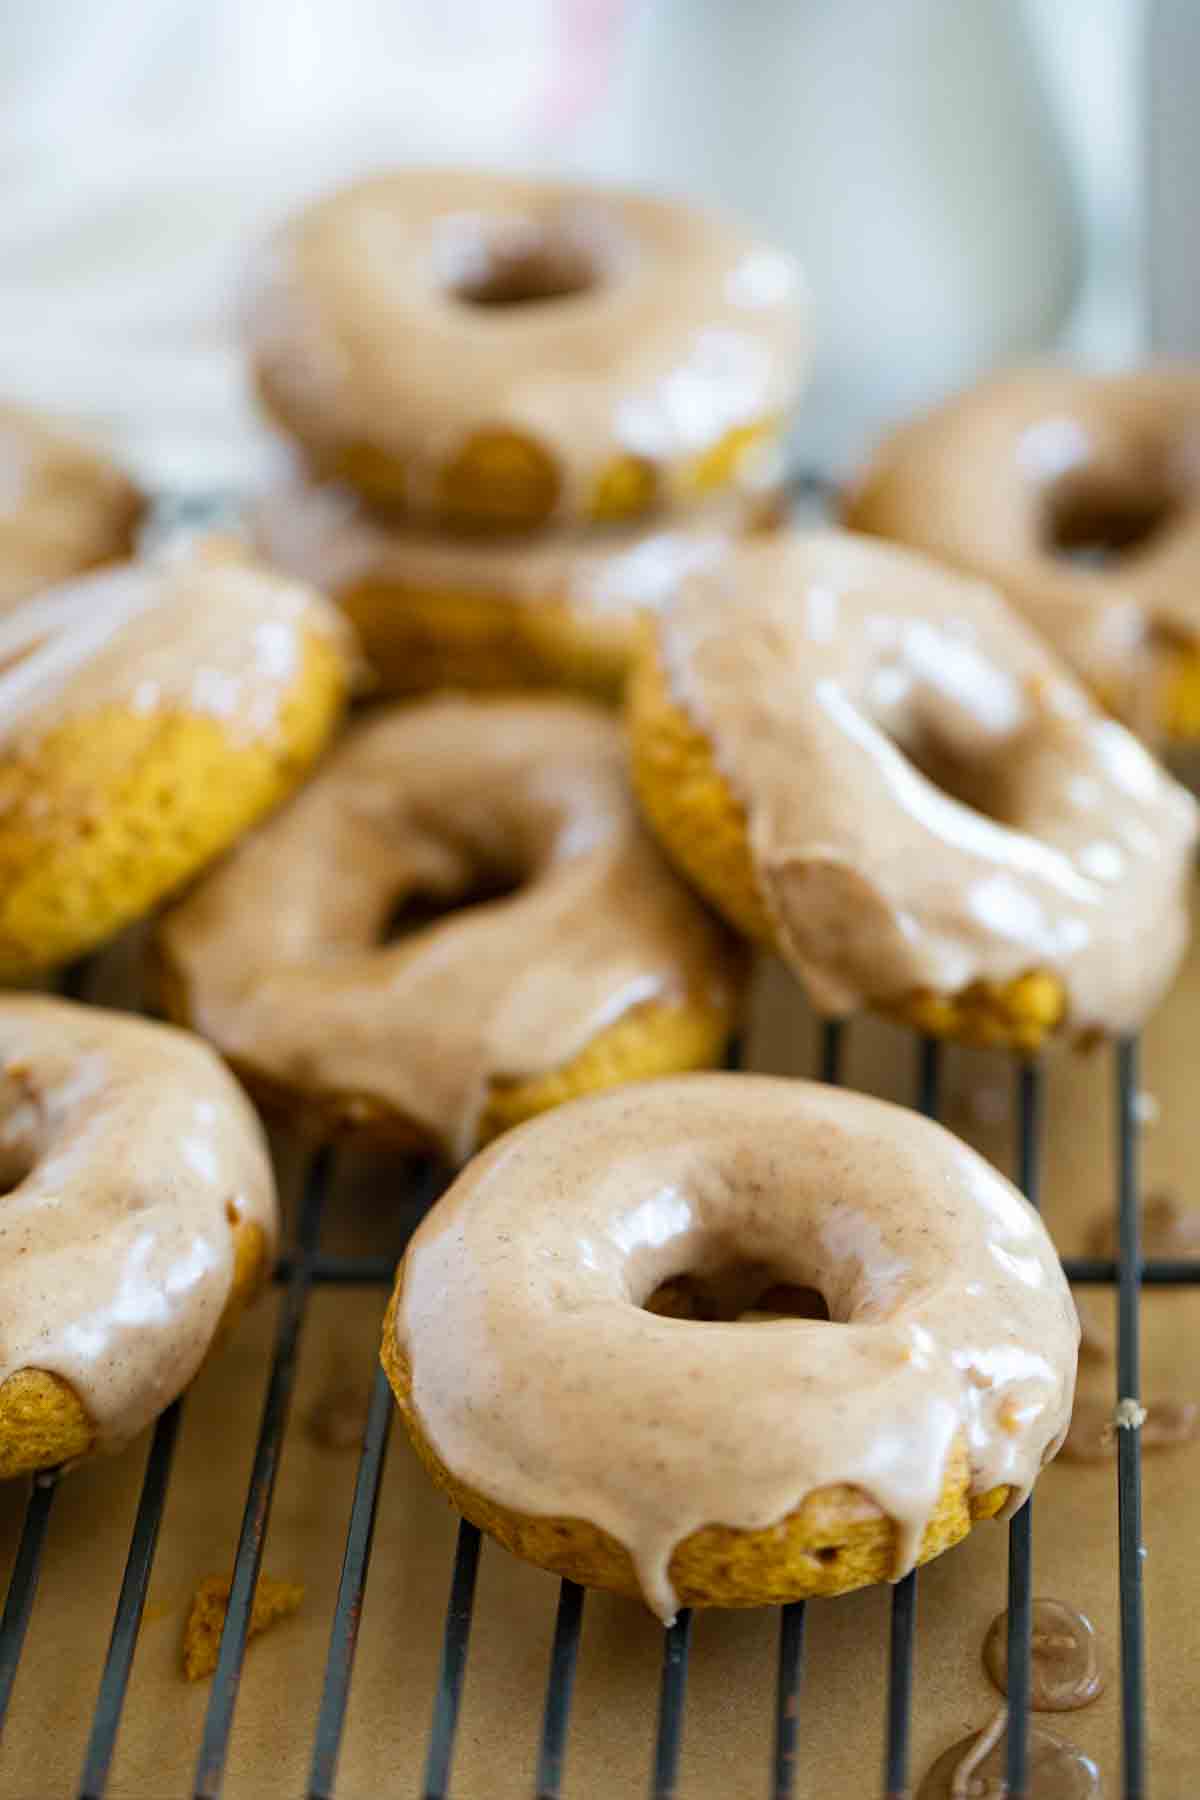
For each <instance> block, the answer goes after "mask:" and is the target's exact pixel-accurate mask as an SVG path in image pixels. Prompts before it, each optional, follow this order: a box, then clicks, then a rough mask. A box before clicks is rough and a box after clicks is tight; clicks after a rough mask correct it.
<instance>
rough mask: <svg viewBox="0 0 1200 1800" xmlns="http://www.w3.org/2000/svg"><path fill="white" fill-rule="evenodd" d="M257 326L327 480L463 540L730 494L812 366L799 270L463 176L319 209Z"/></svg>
mask: <svg viewBox="0 0 1200 1800" xmlns="http://www.w3.org/2000/svg"><path fill="white" fill-rule="evenodd" d="M247 313H248V332H249V346H250V352H251V356H252V359H253V365H254V370H255V375H256V379H257V383H258V389H259V393H260V395H261V397H262V399H263V401H264V404H265V405H266V407H267V410H268V412H269V413H270V414H271V415H272V416H273V417H274V418H275V419H276V420H277V421H278V422H279V423H280V424H281V425H282V426H283V427H284V428H285V429H286V430H287V431H289V432H290V433H292V434H293V435H294V436H295V437H296V438H297V439H298V440H299V441H300V443H301V445H302V446H303V447H304V449H305V451H306V452H307V454H308V456H309V459H310V461H311V462H312V464H313V466H314V467H315V468H316V469H317V470H318V472H319V473H320V474H322V475H324V476H328V477H333V478H334V479H337V480H341V481H345V482H347V483H349V485H350V486H352V487H355V488H357V489H359V490H360V491H361V492H362V493H363V494H365V495H367V497H368V498H369V499H371V500H372V501H374V502H375V503H376V504H377V505H381V506H386V507H388V508H390V509H392V510H394V511H399V512H406V513H409V514H411V515H413V516H414V517H418V518H421V519H423V520H425V521H433V522H435V523H437V524H438V525H441V526H445V527H450V528H452V529H456V530H493V531H494V530H512V529H523V528H527V527H530V526H535V525H542V524H544V523H546V522H547V521H549V520H555V521H560V522H570V523H573V524H582V523H590V522H594V521H602V522H604V521H613V520H617V519H632V518H636V517H641V516H643V515H645V514H647V513H650V512H652V511H654V510H656V509H658V508H660V507H663V506H666V505H675V504H678V503H682V502H687V501H692V500H694V499H696V498H698V497H700V496H703V495H706V494H710V493H712V492H714V491H715V490H717V489H719V488H722V487H725V486H727V485H729V484H731V483H733V482H734V481H735V480H736V479H737V478H738V477H739V476H740V475H741V473H742V472H743V471H744V469H745V467H746V465H747V463H748V462H749V461H753V459H754V458H755V456H756V455H757V453H758V452H759V451H760V450H761V449H762V448H763V447H764V446H766V445H769V444H771V443H773V442H774V441H775V440H777V439H778V437H779V436H780V433H781V431H782V430H783V428H784V426H785V424H786V422H787V418H788V414H789V412H790V410H791V407H792V405H793V404H794V402H795V400H796V398H797V394H798V391H799V387H800V382H801V377H802V374H803V372H804V367H803V365H804V364H805V363H806V361H807V355H808V336H809V334H808V326H807V309H806V305H805V302H804V295H803V291H802V285H801V281H800V277H799V273H798V271H797V269H796V268H795V266H794V264H793V263H792V262H791V260H790V259H789V258H788V257H787V256H785V255H784V254H783V253H782V252H780V251H776V250H771V249H768V248H767V247H765V246H764V245H762V244H758V243H755V242H754V241H753V240H752V239H751V238H749V237H748V236H746V235H745V234H744V233H743V232H742V231H740V230H738V229H737V228H736V227H735V226H733V225H731V224H729V223H727V222H725V221H724V220H720V219H717V218H714V217H712V216H710V215H708V214H706V213H701V212H697V211H695V210H692V209H690V208H688V207H684V206H681V205H678V204H672V203H668V202H666V201H663V200H656V199H651V198H649V197H647V196H643V195H637V194H632V193H624V192H617V191H606V190H604V189H600V188H592V187H583V186H577V185H570V184H564V183H562V182H550V181H539V180H522V179H519V178H517V177H514V176H509V175H487V174H482V173H474V172H470V171H466V170H458V171H452V170H443V171H437V170H430V169H410V170H403V171H397V172H395V173H392V174H385V175H377V176H374V177H372V178H371V179H368V180H365V181H361V182H359V183H357V184H356V185H354V186H352V187H349V188H346V189H344V190H342V191H341V192H339V193H336V194H333V195H332V196H330V197H328V198H326V199H324V200H320V201H318V202H317V204H316V205H314V206H311V207H309V208H308V210H307V211H306V212H303V213H301V214H300V216H299V217H298V218H296V219H294V220H293V221H292V222H291V224H290V225H288V226H286V227H285V228H284V230H283V231H282V233H281V234H280V235H279V236H278V237H277V239H276V240H275V242H274V244H273V245H272V246H270V248H269V250H268V252H267V253H266V255H265V256H264V258H263V259H262V262H261V265H260V267H259V269H258V271H257V272H256V278H255V281H254V292H253V295H252V298H251V301H250V304H249V306H248V308H247Z"/></svg>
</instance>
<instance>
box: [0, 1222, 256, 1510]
mask: <svg viewBox="0 0 1200 1800" xmlns="http://www.w3.org/2000/svg"><path fill="white" fill-rule="evenodd" d="M231 1230H232V1233H233V1257H234V1267H233V1280H232V1283H231V1285H230V1289H229V1297H228V1299H227V1300H226V1302H225V1307H224V1311H223V1312H222V1314H221V1318H220V1321H219V1323H218V1325H217V1329H216V1331H215V1332H214V1334H213V1338H212V1341H211V1343H210V1344H209V1347H208V1351H207V1353H206V1356H205V1361H207V1360H208V1357H210V1356H212V1355H213V1353H214V1352H215V1351H216V1350H218V1349H219V1348H220V1347H221V1345H222V1344H223V1343H224V1341H225V1339H226V1338H227V1337H228V1335H229V1333H230V1332H231V1331H232V1329H233V1327H234V1325H235V1324H236V1323H237V1320H238V1319H239V1318H240V1316H241V1314H242V1313H243V1311H244V1310H245V1308H246V1307H247V1306H248V1305H249V1304H250V1302H251V1301H252V1300H254V1298H255V1297H256V1296H257V1295H258V1293H259V1292H260V1291H261V1290H262V1288H263V1287H264V1286H265V1284H266V1282H267V1281H268V1279H269V1277H270V1272H271V1271H270V1261H269V1258H268V1256H267V1244H266V1237H265V1235H264V1233H263V1230H262V1227H261V1226H260V1225H257V1224H255V1223H254V1222H253V1221H251V1220H238V1221H236V1222H231ZM201 1366H203V1365H201ZM95 1440H96V1430H95V1426H94V1425H93V1424H92V1421H91V1420H90V1419H89V1418H88V1415H87V1411H86V1409H85V1407H84V1405H83V1402H82V1401H81V1400H80V1398H79V1396H78V1394H77V1393H76V1392H75V1389H74V1388H73V1387H72V1386H71V1384H70V1382H68V1381H65V1380H64V1379H63V1377H62V1376H61V1375H55V1374H52V1373H51V1372H50V1371H49V1370H46V1369H36V1368H26V1369H17V1370H15V1371H14V1373H13V1374H11V1375H10V1376H9V1377H8V1379H7V1380H6V1381H4V1382H3V1383H0V1481H9V1480H12V1479H13V1478H14V1477H15V1476H18V1475H30V1474H34V1473H36V1471H38V1470H39V1469H53V1468H58V1467H59V1466H60V1465H61V1464H64V1463H71V1462H77V1461H78V1460H79V1459H80V1458H81V1457H84V1456H87V1455H88V1453H89V1452H90V1451H91V1449H92V1448H93V1446H94V1444H95Z"/></svg>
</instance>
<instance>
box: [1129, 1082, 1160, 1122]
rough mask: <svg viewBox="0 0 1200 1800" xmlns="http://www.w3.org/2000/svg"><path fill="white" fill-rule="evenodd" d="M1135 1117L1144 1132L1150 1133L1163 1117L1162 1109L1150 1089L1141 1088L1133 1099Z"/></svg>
mask: <svg viewBox="0 0 1200 1800" xmlns="http://www.w3.org/2000/svg"><path fill="white" fill-rule="evenodd" d="M1133 1116H1134V1118H1135V1119H1136V1120H1137V1123H1138V1124H1139V1125H1140V1126H1141V1128H1142V1130H1143V1131H1149V1130H1150V1129H1151V1127H1152V1126H1155V1125H1157V1124H1158V1121H1159V1119H1160V1118H1161V1117H1162V1107H1161V1106H1160V1105H1159V1103H1158V1099H1157V1096H1156V1095H1154V1094H1152V1093H1151V1092H1150V1090H1149V1088H1139V1090H1138V1092H1137V1093H1136V1094H1135V1095H1134V1097H1133Z"/></svg>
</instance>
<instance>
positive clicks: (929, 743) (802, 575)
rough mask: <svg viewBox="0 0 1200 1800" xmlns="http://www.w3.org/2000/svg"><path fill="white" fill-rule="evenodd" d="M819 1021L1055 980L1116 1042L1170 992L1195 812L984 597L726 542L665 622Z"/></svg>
mask: <svg viewBox="0 0 1200 1800" xmlns="http://www.w3.org/2000/svg"><path fill="white" fill-rule="evenodd" d="M658 631H659V645H660V651H661V655H662V660H663V663H664V666H665V668H666V670H667V674H668V677H669V680H670V682H671V686H672V693H673V698H674V700H675V701H676V703H677V704H678V705H680V706H681V707H683V708H684V709H685V711H686V712H687V713H688V715H689V717H690V718H691V719H692V720H693V721H694V722H695V723H696V724H697V725H698V726H699V727H700V729H701V730H702V731H703V732H704V733H705V734H706V736H707V737H708V739H709V740H710V742H711V743H712V746H713V751H714V756H715V759H716V761H717V764H718V766H719V767H720V769H721V771H722V773H723V774H724V776H725V778H726V780H727V781H728V783H729V785H730V788H731V789H732V790H733V792H734V794H735V796H736V797H737V799H738V800H739V801H740V802H741V803H742V804H743V805H744V807H745V809H746V814H747V833H748V837H749V841H750V846H751V850H752V854H753V857H754V860H755V867H756V872H757V877H758V882H759V887H760V890H761V893H762V896H763V898H764V901H765V903H766V905H767V906H768V907H769V909H770V911H771V914H772V916H773V918H774V920H775V922H776V925H777V928H778V933H779V937H780V939H781V943H782V947H783V949H784V951H785V953H786V954H787V955H788V957H789V959H790V960H791V961H792V963H793V964H794V966H795V967H796V969H797V970H798V972H799V973H800V975H801V976H802V978H803V979H804V981H805V983H806V985H807V987H808V989H809V991H810V992H811V994H812V996H813V998H814V1000H815V1001H816V1003H817V1004H818V1005H819V1006H820V1007H821V1008H822V1009H823V1010H825V1011H827V1012H831V1013H844V1012H847V1011H850V1010H852V1009H853V1008H854V1007H856V1006H857V1005H859V1004H862V1003H863V1002H868V1001H869V1002H873V1003H879V1002H883V1003H885V1004H886V1003H887V1002H888V1001H894V1000H900V999H902V998H903V997H904V996H905V995H906V994H908V993H910V992H912V991H914V990H931V991H933V992H936V993H945V992H957V991H959V990H963V989H966V988H968V987H969V986H970V984H971V983H973V982H976V981H991V982H998V983H1005V982H1009V981H1012V980H1014V979H1016V978H1018V977H1020V976H1021V975H1023V974H1025V973H1026V972H1028V971H1031V970H1048V971H1051V972H1053V973H1055V974H1056V975H1058V976H1059V977H1060V978H1061V980H1062V981H1063V983H1064V984H1065V987H1066V990H1067V996H1068V1013H1069V1021H1068V1022H1069V1026H1070V1028H1071V1029H1072V1030H1073V1031H1077V1032H1086V1031H1087V1030H1088V1029H1089V1028H1099V1029H1102V1030H1106V1031H1112V1032H1117V1031H1126V1030H1129V1029H1132V1028H1133V1027H1135V1026H1136V1025H1137V1024H1139V1023H1140V1022H1141V1020H1142V1019H1144V1017H1145V1016H1146V1014H1147V1013H1148V1012H1149V1011H1150V1010H1151V1009H1152V1008H1153V1006H1154V1005H1155V1003H1156V1002H1157V1001H1158V1000H1159V999H1160V998H1161V996H1162V994H1163V992H1164V991H1165V989H1166V987H1167V985H1168V983H1169V982H1170V980H1171V979H1172V977H1173V976H1174V974H1175V971H1176V968H1177V966H1178V963H1179V960H1180V957H1181V955H1182V952H1183V948H1184V945H1185V943H1186V939H1187V928H1188V915H1187V898H1188V886H1189V878H1190V873H1191V864H1192V857H1193V853H1194V850H1195V844H1196V834H1197V814H1196V808H1195V805H1194V803H1193V801H1192V800H1191V798H1190V796H1189V795H1188V794H1187V793H1186V792H1185V791H1184V790H1183V789H1182V788H1181V787H1180V786H1179V785H1178V784H1177V783H1175V782H1174V781H1172V780H1171V778H1170V777H1169V776H1168V775H1166V774H1165V773H1164V772H1163V771H1162V770H1161V769H1160V768H1159V767H1158V765H1157V764H1156V763H1155V762H1154V761H1153V760H1152V758H1151V757H1150V756H1149V755H1148V754H1147V752H1146V751H1145V750H1144V749H1143V748H1142V746H1141V745H1140V744H1139V743H1138V742H1137V741H1136V740H1135V739H1134V738H1132V737H1131V736H1130V735H1129V733H1128V732H1126V731H1125V730H1124V729H1123V728H1122V727H1121V726H1119V725H1117V724H1116V723H1115V722H1113V721H1112V720H1110V719H1107V718H1105V717H1103V716H1102V715H1101V714H1100V713H1099V712H1098V711H1097V710H1096V709H1095V707H1094V706H1093V705H1092V704H1091V703H1090V702H1089V701H1088V700H1087V698H1086V697H1085V696H1084V695H1083V693H1082V692H1081V691H1080V689H1079V688H1078V687H1077V686H1076V684H1075V682H1074V681H1073V680H1072V678H1071V677H1070V676H1069V675H1067V674H1066V673H1065V671H1064V670H1063V669H1062V668H1061V667H1060V665H1059V664H1058V663H1057V662H1055V660H1054V658H1053V657H1052V656H1051V655H1050V654H1049V653H1048V652H1047V651H1046V650H1045V649H1044V648H1043V646H1042V645H1041V643H1040V642H1039V640H1038V639H1036V638H1035V637H1034V636H1033V634H1032V633H1031V632H1030V631H1029V629H1028V628H1027V627H1026V626H1025V625H1024V624H1023V623H1022V622H1021V621H1020V620H1019V619H1018V618H1017V617H1016V616H1015V615H1013V614H1011V613H1009V612H1008V611H1007V610H1006V608H1005V607H1004V606H1003V604H1002V602H1001V600H1000V598H999V596H998V595H997V594H996V593H994V592H993V591H992V590H991V589H990V588H987V587H985V586H983V585H982V584H978V583H975V582H971V581H967V580H965V579H964V578H962V577H960V576H958V575H954V574H951V573H950V572H949V571H947V570H945V569H943V568H940V567H939V566H938V565H936V564H934V563H931V562H929V561H927V560H926V559H925V558H923V557H918V556H916V555H914V554H912V553H911V552H907V551H902V550H898V549H894V548H892V547H890V546H887V547H885V546H883V545H879V544H876V543H874V542H872V541H871V540H869V539H866V538H861V537H856V536H854V535H852V534H850V533H845V532H829V531H817V532H809V533H800V532H794V533H790V534H783V535H780V536H777V537H775V538H774V539H772V540H770V541H764V542H762V543H746V544H742V545H738V546H736V547H735V548H734V550H733V551H732V552H731V553H730V555H729V556H728V557H726V558H725V559H724V560H723V562H722V563H721V564H720V566H719V567H717V568H715V569H713V570H710V571H702V572H699V573H696V574H693V575H692V576H690V577H689V578H688V579H687V580H685V582H684V583H683V585H682V588H681V589H680V591H679V593H678V594H677V595H676V596H675V598H674V599H673V600H671V601H669V602H668V603H667V605H666V607H665V608H664V610H663V612H662V613H661V614H660V617H659V625H658Z"/></svg>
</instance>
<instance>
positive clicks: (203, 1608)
mask: <svg viewBox="0 0 1200 1800" xmlns="http://www.w3.org/2000/svg"><path fill="white" fill-rule="evenodd" d="M229 1589H230V1578H229V1576H228V1575H206V1576H205V1577H204V1579H203V1581H201V1582H200V1584H199V1585H198V1587H197V1588H196V1591H195V1593H194V1594H193V1596H192V1605H191V1610H190V1611H189V1613H188V1617H187V1624H186V1625H185V1626H184V1628H183V1672H184V1675H185V1676H186V1677H187V1679H188V1680H189V1681H204V1680H205V1679H206V1678H207V1677H208V1676H209V1675H211V1674H212V1673H213V1671H214V1669H215V1668H216V1666H217V1652H218V1651H219V1649H220V1646H221V1632H222V1631H223V1629H224V1626H225V1614H226V1611H227V1610H228V1607H229ZM303 1598H304V1588H303V1586H302V1585H301V1584H300V1583H299V1582H296V1581H277V1580H275V1579H274V1577H273V1576H270V1575H260V1576H259V1580H258V1587H257V1588H256V1590H255V1594H254V1605H253V1607H252V1609H251V1613H250V1630H249V1632H248V1634H247V1635H248V1637H251V1638H254V1637H257V1636H258V1635H259V1633H260V1632H263V1631H266V1630H267V1629H268V1628H269V1627H270V1626H272V1625H276V1624H278V1622H279V1620H280V1619H287V1618H290V1617H291V1615H292V1614H293V1613H294V1612H297V1611H298V1610H299V1607H300V1602H301V1601H302V1600H303Z"/></svg>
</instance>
